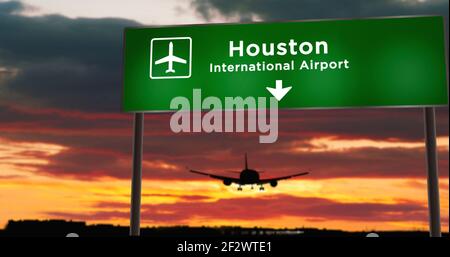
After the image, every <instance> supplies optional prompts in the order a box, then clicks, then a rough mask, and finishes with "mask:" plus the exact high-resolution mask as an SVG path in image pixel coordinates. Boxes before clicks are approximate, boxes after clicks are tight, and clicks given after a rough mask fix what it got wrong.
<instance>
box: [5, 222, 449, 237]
mask: <svg viewBox="0 0 450 257" xmlns="http://www.w3.org/2000/svg"><path fill="white" fill-rule="evenodd" d="M368 232H371V231H364V232H347V231H342V230H325V229H314V228H297V229H271V228H260V227H254V228H243V227H189V226H171V227H144V228H142V229H141V236H168V237H171V236H175V237H196V236H203V237H204V236H212V237H214V236H217V237H235V236H276V237H317V236H330V237H364V236H365V235H366V234H367V233H368ZM375 232H376V233H378V234H379V235H380V236H381V237H397V236H398V237H428V236H429V234H428V232H426V231H375ZM68 233H77V234H78V235H80V236H81V237H90V236H108V237H110V236H112V237H126V236H128V233H129V228H128V227H126V226H114V225H108V224H97V225H87V224H86V223H85V222H82V221H65V220H42V221H40V220H18V221H14V220H10V221H9V222H8V224H7V225H6V226H5V228H4V229H3V230H0V236H2V237H8V236H14V237H17V236H19V237H20V236H56V237H64V236H65V235H67V234H68ZM444 236H446V237H448V233H445V234H444Z"/></svg>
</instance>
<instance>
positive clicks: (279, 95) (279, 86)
mask: <svg viewBox="0 0 450 257" xmlns="http://www.w3.org/2000/svg"><path fill="white" fill-rule="evenodd" d="M266 88H267V90H269V92H270V93H271V94H272V95H273V96H274V97H275V98H276V99H277V100H278V101H280V100H281V99H283V97H284V96H285V95H286V94H287V92H289V90H291V88H292V87H285V88H283V81H282V80H276V81H275V88H272V87H266Z"/></svg>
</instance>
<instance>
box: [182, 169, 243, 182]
mask: <svg viewBox="0 0 450 257" xmlns="http://www.w3.org/2000/svg"><path fill="white" fill-rule="evenodd" d="M189 171H190V172H192V173H196V174H200V175H204V176H209V177H211V178H215V179H220V180H228V181H231V182H234V183H239V179H238V178H232V177H225V176H220V175H215V174H210V173H206V172H201V171H197V170H189Z"/></svg>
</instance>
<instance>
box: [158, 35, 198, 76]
mask: <svg viewBox="0 0 450 257" xmlns="http://www.w3.org/2000/svg"><path fill="white" fill-rule="evenodd" d="M180 39H187V40H189V74H188V75H187V76H167V77H161V76H158V77H155V76H152V64H153V41H158V40H180ZM191 74H192V38H191V37H157V38H152V40H150V79H185V78H190V77H191Z"/></svg>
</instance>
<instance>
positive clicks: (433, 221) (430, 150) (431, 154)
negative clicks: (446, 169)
mask: <svg viewBox="0 0 450 257" xmlns="http://www.w3.org/2000/svg"><path fill="white" fill-rule="evenodd" d="M424 120H425V145H426V159H427V185H428V211H429V215H430V217H429V219H430V221H429V222H430V224H429V225H430V236H432V237H440V236H441V214H440V212H441V210H440V203H439V175H438V166H437V149H436V119H435V115H434V107H425V108H424Z"/></svg>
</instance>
